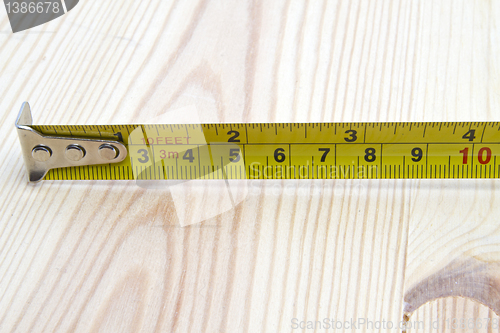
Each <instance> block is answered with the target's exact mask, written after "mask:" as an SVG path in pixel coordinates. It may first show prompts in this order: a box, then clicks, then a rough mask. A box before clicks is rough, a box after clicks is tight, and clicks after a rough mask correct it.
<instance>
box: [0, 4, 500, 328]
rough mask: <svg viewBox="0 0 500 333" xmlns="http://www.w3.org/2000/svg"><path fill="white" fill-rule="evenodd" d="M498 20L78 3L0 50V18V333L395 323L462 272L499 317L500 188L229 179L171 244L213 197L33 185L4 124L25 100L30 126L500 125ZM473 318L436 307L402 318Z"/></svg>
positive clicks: (400, 9) (10, 124)
mask: <svg viewBox="0 0 500 333" xmlns="http://www.w3.org/2000/svg"><path fill="white" fill-rule="evenodd" d="M499 19H500V3H498V2H495V1H479V0H478V1H454V2H452V1H430V0H429V1H420V2H417V1H379V2H375V1H359V2H358V1H330V0H324V1H295V0H289V1H267V2H259V1H249V2H243V1H175V2H174V1H159V0H158V1H150V2H147V1H108V2H97V1H83V0H82V1H81V2H80V4H78V6H77V7H76V8H75V9H73V10H72V11H71V12H69V13H68V14H66V15H64V16H63V17H61V18H59V19H57V20H55V21H53V22H50V23H48V24H45V25H43V26H40V27H37V28H34V29H31V30H29V31H26V32H21V33H17V34H12V33H11V31H10V27H9V23H8V20H7V16H6V14H5V12H4V11H3V10H0V96H1V97H0V110H1V111H0V112H1V113H0V126H1V128H0V136H1V140H2V146H1V147H0V152H1V156H2V162H1V165H0V181H1V194H0V207H1V208H0V209H1V210H0V216H1V223H0V331H1V332H10V331H16V332H27V331H30V330H31V331H35V332H39V331H78V332H89V331H91V332H94V331H103V332H127V331H131V332H133V331H142V332H150V331H161V332H288V331H292V324H293V321H292V320H293V318H297V320H298V321H303V320H310V321H316V320H323V319H324V318H331V319H336V320H341V321H345V320H346V321H349V320H351V319H354V320H357V318H366V319H367V320H371V321H377V320H378V321H382V320H385V321H393V322H394V323H398V322H399V321H400V320H401V319H402V316H403V313H404V311H405V309H406V310H408V309H412V310H413V308H412V305H415V306H417V305H418V304H419V303H422V302H426V301H427V300H429V301H430V300H431V299H432V298H433V297H436V295H437V293H439V292H443V293H444V294H446V292H447V290H449V289H446V288H444V291H443V287H442V286H443V285H446V284H443V283H438V284H436V283H435V281H443V279H444V278H446V277H447V275H446V274H447V272H448V271H446V269H445V270H444V271H443V269H444V268H445V267H452V266H449V265H450V264H457V265H458V267H462V266H460V265H461V264H463V263H468V262H473V263H482V265H479V264H478V265H473V267H474V269H463V270H462V271H460V270H459V272H458V273H457V274H458V275H459V276H460V277H471V278H470V279H469V280H467V281H466V283H465V284H463V285H465V287H466V288H468V289H467V290H472V293H473V294H474V295H479V294H480V295H490V296H491V297H490V298H491V299H489V300H488V299H487V300H486V302H490V304H489V305H490V306H493V305H492V304H494V303H493V302H495V301H497V300H498V298H495V297H494V294H492V293H489V294H488V293H486V294H485V293H484V290H485V287H484V285H482V284H481V283H480V282H481V281H485V279H488V281H489V282H488V283H489V286H490V287H491V288H490V289H488V290H490V291H496V290H497V288H498V287H497V286H498V283H500V282H499V280H498V278H497V277H498V276H500V275H499V273H498V272H499V271H498V270H496V268H497V266H496V263H497V262H499V260H498V259H500V258H498V256H499V255H498V253H500V234H499V228H498V222H497V218H498V216H499V212H498V205H497V201H498V182H497V181H493V180H486V181H474V180H469V181H454V180H448V181H444V180H443V181H441V180H439V181H427V180H426V181H389V180H386V181H336V182H333V181H317V182H300V183H298V182H271V181H269V182H254V183H252V184H250V185H248V184H246V186H249V188H247V189H246V191H243V190H242V188H243V189H244V186H245V185H241V184H239V185H237V186H235V191H236V192H238V191H243V195H241V196H240V198H239V199H238V200H237V204H236V206H235V207H234V208H231V207H229V209H222V213H220V214H215V216H213V217H209V218H208V219H206V220H205V221H204V222H202V223H197V224H189V225H188V226H185V227H181V225H180V224H181V223H183V221H185V220H186V219H192V221H194V220H196V219H200V218H201V217H200V216H204V215H203V214H201V213H200V212H205V211H209V209H210V208H213V207H218V206H224V205H225V204H227V198H226V196H225V194H223V193H222V192H221V193H216V194H213V193H212V192H210V191H211V190H212V189H210V188H209V187H207V186H194V187H192V188H190V187H189V186H190V185H181V186H184V187H181V188H180V189H179V188H176V189H173V188H172V189H170V188H168V187H163V188H162V187H160V188H144V187H140V186H137V185H136V184H135V183H134V182H50V181H45V182H43V183H41V184H38V185H30V184H27V183H26V178H25V176H26V175H25V171H24V169H23V162H22V158H21V153H20V146H19V143H18V139H17V134H16V132H15V130H14V120H15V117H16V115H17V111H18V109H19V107H20V106H21V103H22V102H23V101H25V100H28V101H30V103H31V105H32V110H33V116H34V119H35V123H37V124H109V123H149V122H158V123H162V122H166V121H170V120H171V119H172V118H177V119H180V118H182V117H181V116H180V115H181V114H182V113H183V112H185V111H186V110H187V108H191V109H192V108H194V109H195V110H196V112H197V115H198V117H199V121H202V122H229V121H232V122H239V121H243V122H256V121H417V120H418V121H419V120H426V121H440V120H499V117H498V110H499V107H500V93H499V91H500V76H499V74H500V73H499V71H500V66H499V65H500V31H499V27H498V22H499ZM183 195H185V198H186V200H185V205H184V206H182V205H179V202H181V201H182V200H181V201H179V198H182V197H183ZM193 216H194V217H193ZM204 218H207V216H204V217H203V218H202V219H204ZM453 267H456V266H453ZM477 267H482V268H481V269H479V268H477ZM485 267H486V268H485ZM495 270H496V271H495ZM485 271H486V272H487V274H486V273H484V272H485ZM455 272H456V271H455ZM447 281H448V282H450V283H449V285H452V284H453V283H454V281H455V280H453V279H451V280H450V279H448V280H447ZM426 283H427V284H426ZM422 286H426V287H425V288H423V287H422ZM428 286H433V287H432V288H434V289H432V288H430V287H428ZM485 297H486V296H485ZM484 316H489V317H491V318H496V319H498V317H497V316H496V315H495V314H494V313H493V311H491V310H488V308H487V307H486V306H485V305H481V304H479V303H477V302H475V301H471V300H463V299H461V298H446V299H442V300H435V301H431V302H430V303H427V304H425V305H423V306H421V307H420V308H418V310H416V312H415V313H414V314H413V315H412V316H411V319H413V318H417V319H418V318H425V320H427V321H428V320H441V321H443V320H446V319H452V318H457V317H458V318H471V317H474V318H475V317H484ZM308 331H311V332H312V331H317V332H322V331H324V329H319V328H318V329H317V330H314V329H311V330H308ZM330 331H331V330H330ZM337 331H339V332H340V331H353V330H350V329H346V330H343V329H339V330H337ZM360 331H367V332H373V331H383V332H386V331H391V330H387V329H375V328H366V327H364V328H360ZM392 331H398V330H396V329H394V330H392ZM410 331H412V330H410ZM413 331H414V330H413ZM413 331H412V332H413ZM424 331H425V332H427V331H430V330H427V329H426V330H424ZM469 331H471V330H469ZM476 331H478V332H480V331H481V330H476ZM483 331H484V330H483ZM490 331H491V330H490ZM493 331H498V329H497V330H493ZM419 332H421V331H419Z"/></svg>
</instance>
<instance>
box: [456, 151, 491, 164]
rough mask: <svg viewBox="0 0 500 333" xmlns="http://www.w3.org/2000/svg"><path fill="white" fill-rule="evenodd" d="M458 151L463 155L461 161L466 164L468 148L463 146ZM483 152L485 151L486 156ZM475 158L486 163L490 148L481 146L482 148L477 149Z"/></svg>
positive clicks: (489, 155)
mask: <svg viewBox="0 0 500 333" xmlns="http://www.w3.org/2000/svg"><path fill="white" fill-rule="evenodd" d="M459 153H462V154H463V155H464V156H463V160H462V163H463V164H467V156H468V154H469V148H464V149H462V150H460V151H459ZM485 153H486V156H484V155H485ZM477 160H478V161H479V163H481V164H488V163H489V162H490V160H491V149H490V148H488V147H483V148H481V149H479V152H478V153H477Z"/></svg>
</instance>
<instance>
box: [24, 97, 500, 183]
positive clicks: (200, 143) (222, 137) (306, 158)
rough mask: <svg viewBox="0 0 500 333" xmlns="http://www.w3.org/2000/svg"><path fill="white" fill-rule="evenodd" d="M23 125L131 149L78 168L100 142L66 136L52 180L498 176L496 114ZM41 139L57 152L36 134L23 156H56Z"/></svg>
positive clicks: (44, 134)
mask: <svg viewBox="0 0 500 333" xmlns="http://www.w3.org/2000/svg"><path fill="white" fill-rule="evenodd" d="M25 104H26V103H25ZM28 108H29V106H28ZM21 113H22V111H21ZM20 118H22V116H21V115H20ZM18 122H19V121H18ZM24 126H26V127H29V128H30V129H31V130H33V131H34V132H36V133H37V134H38V135H40V136H41V137H43V138H48V139H51V138H52V139H54V138H56V139H65V140H66V141H67V139H75V138H77V139H83V140H85V139H88V140H95V141H98V143H99V144H100V146H99V147H98V148H95V149H94V150H96V151H97V150H99V153H102V152H103V151H104V152H108V153H109V152H111V156H110V157H109V156H108V158H114V157H115V154H116V155H117V156H119V153H120V151H121V150H120V149H122V148H120V149H118V148H117V149H115V150H113V149H111V148H110V147H109V146H110V145H111V146H112V145H115V146H116V145H120V144H122V145H123V146H124V147H125V149H126V156H124V155H125V153H122V154H121V158H123V160H121V161H119V162H117V161H111V162H110V163H106V164H102V161H100V162H99V161H94V162H92V163H101V164H94V165H75V166H71V163H85V161H83V160H82V159H80V160H77V161H72V159H68V157H74V155H76V159H78V158H79V157H80V156H81V153H78V152H76V153H75V151H77V150H78V147H80V148H81V149H82V150H83V151H84V153H83V154H84V155H85V156H86V155H89V154H91V153H92V152H91V151H90V150H92V149H93V148H86V147H85V145H82V144H80V143H78V142H77V143H76V144H69V145H68V144H67V143H64V144H63V146H64V147H63V148H64V154H66V161H65V163H66V165H67V164H68V163H70V166H65V167H63V168H50V167H49V168H48V169H50V170H48V172H47V173H46V175H45V179H50V180H66V179H68V180H80V179H109V180H118V179H125V180H127V179H128V180H131V179H144V180H162V179H186V180H189V179H382V178H498V177H499V176H500V159H499V160H498V161H497V156H499V155H500V123H499V122H390V123H387V122H384V123H249V124H241V123H232V124H179V125H95V126H93V125H92V126H76V125H75V126H33V125H24ZM19 127H20V126H19V125H18V128H19ZM20 136H21V134H20ZM54 140H55V139H54ZM82 142H84V143H85V141H82ZM37 145H38V146H39V148H40V147H42V148H43V149H49V150H50V153H51V154H52V155H53V154H55V151H54V149H52V148H51V147H50V143H49V144H39V143H38V142H36V139H35V140H33V142H31V143H30V144H28V145H27V147H28V148H26V147H24V146H25V145H23V149H25V160H26V158H29V156H28V157H27V155H28V154H31V157H32V158H33V156H36V154H38V153H40V151H41V153H42V154H46V155H47V156H48V155H49V154H48V153H46V152H45V150H43V149H42V148H40V149H42V150H40V149H39V150H38V151H37V152H36V154H35V152H34V151H35V150H34V149H35V148H36V147H37ZM68 146H74V147H73V148H72V149H68ZM44 147H45V148H44ZM75 147H76V148H75ZM115 148H116V147H115ZM62 154H63V153H61V155H62ZM101 155H102V156H106V155H105V154H101ZM89 156H90V155H89ZM95 156H97V155H95ZM50 158H52V156H49V160H50ZM59 158H60V159H61V160H62V157H59ZM89 158H90V157H89ZM39 159H42V160H43V159H45V158H39ZM73 159H74V158H73ZM68 160H70V162H68ZM43 162H46V161H43ZM32 180H34V179H32Z"/></svg>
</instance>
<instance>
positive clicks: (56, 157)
mask: <svg viewBox="0 0 500 333" xmlns="http://www.w3.org/2000/svg"><path fill="white" fill-rule="evenodd" d="M32 122H33V120H32V117H31V109H30V105H29V104H28V102H24V103H23V105H22V106H21V110H20V111H19V115H18V117H17V120H16V128H17V133H18V135H19V141H20V142H21V147H22V150H23V157H24V164H25V166H26V169H27V171H28V179H29V181H31V182H37V181H40V180H42V179H43V177H44V176H45V174H46V173H47V172H48V171H49V170H50V169H54V168H64V167H70V166H85V165H93V164H108V163H118V162H121V161H123V160H124V159H125V157H127V148H126V147H125V146H124V145H123V144H122V143H121V142H118V141H113V140H102V139H93V138H81V137H64V136H50V135H43V134H41V133H39V132H38V131H36V130H35V129H33V128H31V127H30V126H31V125H32Z"/></svg>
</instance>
